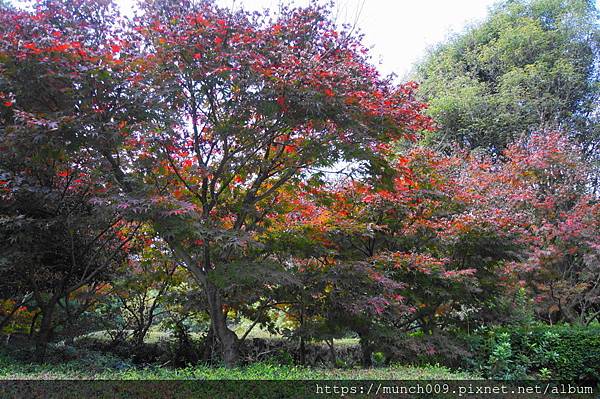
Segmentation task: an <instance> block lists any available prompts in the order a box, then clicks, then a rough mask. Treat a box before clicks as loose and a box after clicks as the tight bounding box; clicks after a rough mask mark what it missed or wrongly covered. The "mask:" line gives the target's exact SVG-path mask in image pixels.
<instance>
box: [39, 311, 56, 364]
mask: <svg viewBox="0 0 600 399" xmlns="http://www.w3.org/2000/svg"><path fill="white" fill-rule="evenodd" d="M55 305H56V303H54V302H50V303H48V305H46V306H45V307H44V308H43V309H42V321H41V322H40V329H39V331H38V333H37V336H36V343H35V358H36V361H38V362H39V363H42V362H43V361H44V360H45V358H46V349H47V348H48V342H49V341H50V336H51V334H52V316H53V315H54V309H55Z"/></svg>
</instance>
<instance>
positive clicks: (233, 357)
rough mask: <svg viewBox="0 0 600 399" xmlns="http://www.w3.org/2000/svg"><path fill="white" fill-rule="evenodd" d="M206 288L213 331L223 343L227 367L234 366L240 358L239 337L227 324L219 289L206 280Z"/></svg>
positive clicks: (224, 360)
mask: <svg viewBox="0 0 600 399" xmlns="http://www.w3.org/2000/svg"><path fill="white" fill-rule="evenodd" d="M205 290H206V296H207V299H208V310H209V313H210V319H211V325H212V329H213V333H214V334H215V336H216V337H217V339H218V340H219V343H220V344H221V353H222V355H223V362H224V363H225V366H226V367H233V366H235V365H237V363H238V360H239V347H238V337H237V335H236V334H235V332H233V331H231V330H230V329H229V327H228V326H227V316H226V314H225V313H223V302H222V298H221V293H220V292H219V289H218V288H217V287H215V285H214V284H212V283H211V282H210V281H208V280H205Z"/></svg>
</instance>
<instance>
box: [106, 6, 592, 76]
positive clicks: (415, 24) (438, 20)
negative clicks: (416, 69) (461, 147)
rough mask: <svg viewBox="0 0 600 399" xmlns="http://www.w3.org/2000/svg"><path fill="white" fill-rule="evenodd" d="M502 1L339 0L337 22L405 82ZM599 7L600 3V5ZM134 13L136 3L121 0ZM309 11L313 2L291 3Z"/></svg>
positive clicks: (384, 71) (387, 70)
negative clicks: (432, 51) (430, 52)
mask: <svg viewBox="0 0 600 399" xmlns="http://www.w3.org/2000/svg"><path fill="white" fill-rule="evenodd" d="M496 1H497V0H337V1H336V4H337V6H336V11H335V14H336V16H337V21H339V22H348V23H351V24H354V23H355V22H356V26H357V27H358V28H359V29H360V31H361V32H362V33H363V34H364V35H365V38H364V42H363V43H364V44H365V45H367V46H368V47H370V48H371V55H372V57H373V62H374V63H375V64H376V65H378V68H379V70H380V72H381V73H382V74H384V75H388V74H390V73H395V74H396V75H398V77H399V78H403V77H405V76H406V74H407V73H408V72H409V71H410V69H411V67H412V65H413V64H414V63H415V62H417V61H419V60H420V59H421V58H422V57H423V56H425V54H426V50H427V48H429V47H430V46H433V45H435V44H436V43H439V42H441V41H443V40H444V39H445V38H446V37H447V36H448V34H449V33H451V32H460V31H461V30H462V29H463V28H464V27H465V26H466V25H467V24H469V23H476V22H477V21H480V20H482V19H484V18H485V16H486V14H487V10H488V7H489V6H491V5H492V4H494V3H496ZM598 1H600V0H598ZM279 2H280V1H279V0H217V3H219V4H220V5H222V6H226V7H236V8H239V7H242V8H244V9H247V10H261V9H264V8H273V9H277V5H278V4H279ZM117 3H119V5H120V6H121V8H122V11H123V12H124V13H127V14H128V13H130V12H131V10H132V7H133V3H134V1H133V0H117ZM292 3H293V4H296V5H306V4H308V3H309V0H295V1H292Z"/></svg>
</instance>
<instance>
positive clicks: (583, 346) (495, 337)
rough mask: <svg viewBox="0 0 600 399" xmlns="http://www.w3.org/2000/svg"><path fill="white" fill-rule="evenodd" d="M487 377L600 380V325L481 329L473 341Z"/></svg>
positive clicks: (481, 366)
mask: <svg viewBox="0 0 600 399" xmlns="http://www.w3.org/2000/svg"><path fill="white" fill-rule="evenodd" d="M471 345H472V350H473V353H476V354H477V356H476V357H475V363H476V366H477V368H479V369H480V370H481V371H482V372H483V373H484V374H485V375H486V376H487V377H489V378H498V379H512V380H514V379H526V378H540V379H548V378H551V379H555V380H569V381H592V382H598V381H600V327H597V326H594V327H584V326H570V325H558V326H549V325H537V326H530V327H513V328H510V327H500V328H493V329H489V330H484V331H481V332H480V334H479V335H478V336H477V337H476V338H475V339H474V340H472V342H471Z"/></svg>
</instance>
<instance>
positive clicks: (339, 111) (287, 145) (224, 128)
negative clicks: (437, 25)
mask: <svg viewBox="0 0 600 399" xmlns="http://www.w3.org/2000/svg"><path fill="white" fill-rule="evenodd" d="M142 11H143V14H142V16H140V17H138V18H135V19H134V20H133V21H132V22H129V23H125V22H124V21H122V20H119V19H118V17H117V14H116V13H115V11H114V9H113V6H112V5H111V4H110V3H109V2H90V1H79V2H77V4H74V3H72V2H61V1H43V2H40V3H39V4H38V6H37V8H36V10H35V11H34V12H32V13H29V12H24V11H15V12H10V11H7V12H5V13H3V15H2V19H3V28H2V48H1V53H2V64H3V77H4V79H3V82H4V83H3V87H2V88H1V91H2V96H3V101H4V107H3V112H4V113H8V115H9V116H8V117H6V118H5V119H4V120H5V122H4V126H5V128H4V129H5V130H6V129H12V128H13V126H18V125H19V124H26V125H32V124H34V125H36V126H38V127H39V129H38V132H39V133H38V134H39V135H40V136H42V137H45V136H49V137H52V138H54V139H55V140H57V141H59V140H68V139H69V138H72V141H71V140H69V142H71V143H73V145H74V146H76V149H77V151H80V152H85V153H86V154H89V157H90V159H89V163H90V165H93V167H94V168H97V170H101V171H102V173H105V174H106V173H107V172H110V173H111V174H110V178H108V179H106V183H105V184H106V187H109V191H111V193H112V194H113V196H112V197H110V196H108V195H105V196H103V197H104V198H102V199H98V200H97V204H98V205H102V206H109V205H113V206H116V207H118V208H119V209H121V210H123V211H124V212H126V213H129V214H130V215H132V217H134V218H137V219H138V220H139V219H143V220H145V221H149V222H150V223H152V224H153V226H154V228H155V229H156V231H157V232H158V234H159V235H160V236H161V237H162V239H164V240H165V241H166V242H167V243H168V244H169V246H170V248H171V249H172V250H173V252H174V253H175V255H176V256H177V258H178V259H179V261H181V262H183V263H184V264H185V266H186V267H187V268H188V270H190V272H191V273H192V274H193V275H194V277H195V278H196V279H197V281H198V282H199V283H200V285H201V287H202V289H203V290H204V292H205V293H206V296H207V300H208V303H209V313H210V316H211V322H212V329H213V331H214V333H215V335H216V336H217V337H218V339H219V341H220V343H221V345H222V350H223V357H224V360H225V362H226V364H230V365H231V364H234V363H235V362H236V361H237V356H238V355H237V352H238V351H237V337H236V336H235V334H234V333H233V332H232V331H231V330H230V329H229V328H228V326H227V321H226V318H227V311H226V307H225V305H226V304H225V303H224V302H223V296H222V293H221V292H220V290H219V289H218V287H217V286H215V285H214V284H213V283H212V282H211V280H210V279H209V278H208V274H209V272H212V271H215V270H220V269H226V268H227V265H229V264H232V263H234V262H236V261H240V260H243V261H244V262H250V263H251V254H250V252H251V251H252V250H253V249H252V247H253V240H252V239H253V234H254V231H257V230H259V229H260V228H261V225H262V223H263V221H264V220H265V219H267V218H268V217H269V216H270V212H272V210H273V209H274V208H273V207H274V204H275V203H276V201H277V193H278V191H279V190H280V189H282V188H283V187H284V186H286V185H290V184H297V183H298V182H299V181H301V180H302V179H303V178H305V177H307V176H308V175H309V174H310V171H311V168H314V167H322V166H328V165H332V164H333V163H335V162H336V161H340V160H351V159H363V160H366V161H368V162H373V161H375V160H377V159H379V158H381V157H380V156H379V155H378V152H377V148H378V145H379V143H380V142H381V141H388V140H397V139H405V138H410V137H412V135H414V133H415V132H417V131H418V130H421V129H428V128H430V127H431V122H430V120H429V119H428V118H426V117H424V116H422V114H421V111H422V109H423V108H424V106H423V105H422V104H420V103H419V102H417V101H416V100H415V99H414V95H413V91H414V88H415V86H414V85H412V84H407V85H401V86H394V85H393V84H392V83H391V81H390V80H386V79H382V78H380V77H379V75H378V73H377V72H376V70H375V68H374V67H373V66H371V65H370V64H369V62H368V58H367V56H366V55H365V54H366V50H365V49H364V48H363V47H362V46H361V44H360V42H359V40H358V39H357V38H356V37H354V36H352V34H351V31H350V29H349V28H343V29H342V30H341V31H337V30H336V29H335V27H334V25H333V23H332V22H331V20H330V18H329V16H328V13H327V10H326V9H325V8H323V7H309V8H304V9H287V10H285V12H282V13H281V16H279V17H277V18H271V17H268V16H266V15H262V16H261V15H256V14H250V13H245V12H242V11H239V12H231V11H230V10H226V9H220V8H218V7H216V6H214V5H212V4H210V3H208V2H203V3H200V4H193V3H187V2H183V3H175V2H168V1H166V2H160V1H158V2H148V3H145V4H144V5H143V8H142ZM122 25H125V27H122ZM32 73H33V74H36V75H37V76H40V79H38V80H37V81H36V82H33V83H32V82H30V81H29V80H28V79H26V77H27V76H31V74H32ZM105 177H108V176H105ZM258 263H260V262H258ZM224 309H225V310H224Z"/></svg>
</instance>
